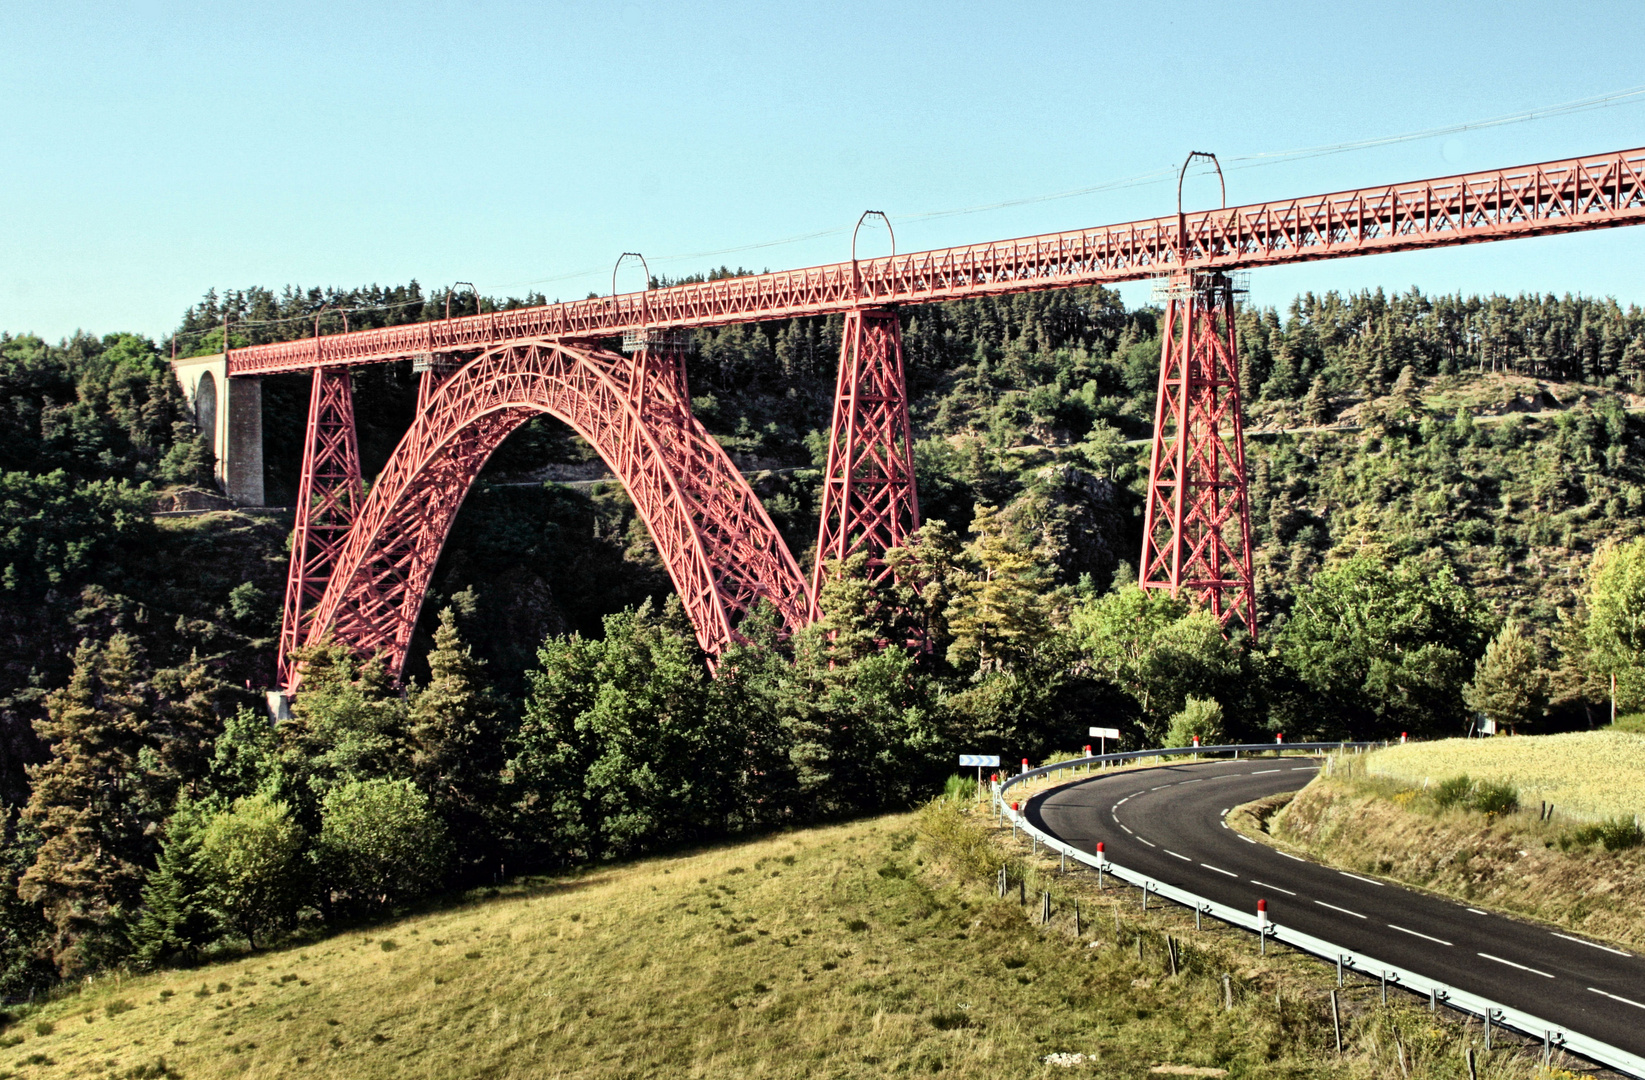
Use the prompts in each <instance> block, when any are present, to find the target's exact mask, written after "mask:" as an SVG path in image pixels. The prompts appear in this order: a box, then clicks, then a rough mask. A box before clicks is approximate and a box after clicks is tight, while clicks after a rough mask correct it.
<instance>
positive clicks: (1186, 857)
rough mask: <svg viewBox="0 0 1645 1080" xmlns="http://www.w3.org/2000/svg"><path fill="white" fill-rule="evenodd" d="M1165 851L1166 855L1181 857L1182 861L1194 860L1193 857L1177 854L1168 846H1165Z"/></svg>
mask: <svg viewBox="0 0 1645 1080" xmlns="http://www.w3.org/2000/svg"><path fill="white" fill-rule="evenodd" d="M1165 853H1166V854H1167V855H1169V856H1171V857H1172V858H1173V859H1181V860H1182V861H1183V862H1193V861H1194V860H1193V859H1190V858H1189V857H1188V856H1186V855H1178V854H1177V853H1176V852H1174V851H1172V850H1171V849H1170V848H1166V849H1165Z"/></svg>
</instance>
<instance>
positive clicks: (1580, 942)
mask: <svg viewBox="0 0 1645 1080" xmlns="http://www.w3.org/2000/svg"><path fill="white" fill-rule="evenodd" d="M1553 934H1554V937H1557V938H1564V939H1565V940H1566V941H1574V942H1576V943H1577V944H1578V945H1586V946H1588V947H1589V948H1590V949H1604V950H1605V951H1606V952H1608V953H1616V954H1617V955H1618V956H1632V955H1633V953H1625V952H1623V951H1622V950H1621V949H1613V948H1611V947H1610V946H1609V945H1601V944H1599V943H1598V942H1597V941H1584V940H1582V939H1581V938H1579V937H1572V936H1571V935H1570V934H1561V933H1559V932H1558V931H1554V932H1553ZM1604 992H1605V991H1603V990H1599V991H1596V993H1600V994H1603V993H1604ZM1629 1004H1630V1005H1631V1004H1633V1002H1629Z"/></svg>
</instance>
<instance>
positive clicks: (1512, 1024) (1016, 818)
mask: <svg viewBox="0 0 1645 1080" xmlns="http://www.w3.org/2000/svg"><path fill="white" fill-rule="evenodd" d="M1375 745H1378V744H1376V743H1337V742H1333V743H1242V744H1240V745H1238V746H1200V747H1186V748H1181V749H1175V748H1173V749H1168V750H1133V751H1129V752H1126V753H1121V754H1099V755H1096V756H1093V757H1084V758H1075V759H1072V760H1069V761H1059V762H1056V763H1054V764H1051V765H1044V766H1041V767H1040V768H1038V769H1029V770H1027V771H1026V772H1022V773H1018V774H1017V775H1016V776H1013V777H1010V778H1009V779H1007V780H1005V781H1003V782H1001V783H999V784H996V785H995V786H994V800H995V803H996V806H997V808H998V810H999V813H1000V814H1001V815H1002V816H1004V817H1005V818H1007V819H1009V820H1010V821H1011V822H1012V824H1013V825H1014V826H1016V827H1018V828H1021V829H1022V830H1023V831H1024V832H1026V833H1027V834H1028V835H1029V836H1031V837H1033V838H1034V839H1036V840H1038V841H1039V842H1040V843H1041V844H1044V845H1045V846H1046V847H1047V848H1048V849H1049V850H1051V851H1054V852H1057V853H1058V854H1061V855H1066V856H1067V857H1068V858H1070V859H1073V860H1075V861H1076V862H1080V863H1083V864H1085V865H1086V866H1089V867H1092V868H1093V869H1096V868H1097V867H1098V862H1097V857H1096V856H1095V855H1091V854H1087V853H1086V852H1084V851H1081V850H1079V849H1078V848H1075V847H1074V846H1073V845H1071V844H1066V843H1064V842H1063V841H1061V840H1059V839H1057V838H1056V837H1054V836H1052V835H1050V834H1049V833H1047V832H1045V831H1044V830H1042V829H1037V828H1035V827H1034V826H1033V825H1031V824H1029V822H1028V818H1027V817H1026V816H1025V815H1024V814H1022V813H1021V812H1019V811H1017V810H1013V809H1012V808H1011V806H1010V804H1009V803H1007V802H1006V800H1005V793H1006V791H1007V790H1008V789H1010V788H1011V787H1013V786H1015V785H1017V784H1020V783H1023V782H1025V781H1028V780H1033V779H1037V778H1038V777H1041V776H1048V775H1050V774H1051V773H1054V772H1058V771H1060V770H1064V769H1071V768H1077V767H1080V766H1085V765H1104V764H1112V763H1116V762H1122V761H1135V760H1138V759H1141V758H1153V757H1159V758H1164V757H1182V756H1185V755H1189V754H1195V755H1197V754H1206V755H1218V754H1227V753H1233V754H1234V755H1235V757H1236V758H1237V757H1238V755H1239V754H1241V753H1254V752H1262V751H1274V750H1282V751H1283V750H1346V749H1364V748H1367V747H1371V746H1375ZM1101 869H1102V871H1103V872H1104V873H1107V874H1111V875H1113V876H1114V877H1117V878H1119V879H1120V880H1121V881H1125V882H1129V883H1130V884H1132V885H1135V886H1137V887H1138V888H1141V889H1143V890H1144V891H1145V892H1149V893H1153V894H1154V895H1155V896H1162V897H1164V898H1165V899H1167V900H1170V901H1172V902H1173V903H1177V904H1180V905H1182V906H1183V907H1186V908H1190V909H1192V910H1195V911H1198V912H1199V913H1200V914H1202V915H1209V916H1211V917H1212V918H1214V919H1220V920H1221V921H1223V922H1225V923H1227V924H1229V925H1230V926H1237V927H1239V928H1240V929H1242V930H1250V931H1251V932H1252V933H1255V934H1258V935H1259V936H1261V937H1263V938H1264V939H1267V940H1273V941H1278V942H1280V943H1282V944H1285V945H1289V946H1291V947H1292V948H1294V949H1298V950H1301V951H1302V952H1305V953H1310V954H1312V955H1314V956H1317V957H1319V958H1320V959H1322V960H1327V961H1329V962H1331V963H1334V964H1340V965H1341V967H1342V968H1343V970H1345V971H1355V972H1358V973H1360V974H1362V975H1365V976H1368V977H1370V978H1383V979H1386V980H1387V981H1388V982H1389V984H1391V985H1394V986H1398V987H1402V988H1404V989H1406V990H1409V991H1411V992H1413V993H1419V994H1420V993H1423V992H1426V993H1427V994H1428V997H1429V1001H1430V1003H1432V1004H1434V1005H1439V1004H1445V1005H1448V1006H1450V1007H1451V1008H1453V1009H1458V1010H1461V1011H1463V1012H1467V1013H1472V1014H1473V1015H1475V1016H1478V1017H1481V1018H1482V1019H1486V1020H1488V1022H1489V1023H1493V1024H1499V1025H1501V1026H1503V1027H1509V1028H1513V1029H1515V1030H1516V1031H1519V1032H1520V1033H1522V1034H1524V1035H1528V1036H1530V1037H1531V1038H1533V1039H1541V1040H1542V1047H1543V1060H1544V1062H1545V1063H1546V1062H1547V1060H1548V1058H1549V1055H1550V1054H1551V1053H1552V1051H1553V1050H1555V1049H1559V1050H1566V1051H1569V1052H1571V1053H1573V1054H1577V1055H1580V1056H1581V1057H1585V1058H1588V1059H1589V1060H1591V1061H1596V1062H1598V1063H1599V1064H1601V1065H1604V1066H1607V1067H1608V1068H1612V1069H1615V1070H1617V1071H1618V1072H1622V1073H1626V1074H1628V1075H1629V1076H1636V1077H1640V1078H1641V1080H1645V1057H1641V1056H1640V1055H1638V1054H1632V1053H1629V1052H1628V1051H1626V1050H1623V1049H1621V1048H1619V1047H1615V1046H1612V1045H1611V1044H1610V1043H1606V1042H1601V1041H1599V1040H1598V1039H1594V1038H1590V1037H1589V1036H1587V1035H1584V1034H1582V1033H1581V1032H1579V1031H1571V1030H1569V1029H1568V1028H1565V1027H1562V1026H1561V1025H1559V1024H1555V1023H1553V1022H1551V1021H1548V1020H1544V1019H1542V1018H1541V1017H1539V1016H1535V1015H1533V1014H1531V1013H1528V1012H1525V1011H1523V1010H1520V1009H1516V1008H1513V1007H1512V1006H1509V1005H1504V1004H1502V1003H1501V1002H1499V1001H1493V1000H1491V999H1490V998H1487V997H1482V996H1480V995H1479V994H1475V993H1472V992H1471V991H1468V990H1461V989H1458V988H1457V987H1454V986H1451V985H1449V984H1447V983H1443V982H1440V981H1439V980H1437V979H1432V978H1429V977H1428V976H1426V975H1421V974H1418V973H1417V972H1414V971H1410V970H1408V969H1406V968H1402V967H1399V966H1398V965H1395V964H1389V963H1385V962H1383V961H1381V960H1378V959H1377V958H1375V957H1372V956H1367V955H1365V954H1364V953H1360V952H1355V951H1354V950H1352V949H1345V948H1343V947H1342V946H1340V945H1336V944H1333V943H1332V942H1329V941H1326V940H1325V939H1324V938H1317V937H1314V936H1313V935H1312V934H1304V933H1303V932H1301V931H1300V930H1292V929H1289V928H1288V927H1285V926H1281V925H1279V924H1278V923H1275V922H1274V921H1273V920H1268V921H1267V923H1266V925H1263V924H1259V923H1258V921H1257V917H1256V915H1255V914H1254V913H1249V912H1244V911H1240V910H1238V909H1237V908H1232V907H1229V906H1228V905H1227V904H1219V903H1217V902H1216V901H1214V900H1207V899H1206V898H1205V897H1203V896H1199V895H1198V894H1196V893H1191V892H1189V891H1188V890H1187V889H1179V888H1177V887H1176V886H1174V885H1168V884H1166V883H1164V882H1161V881H1156V880H1155V879H1153V878H1151V877H1149V876H1148V875H1147V874H1143V873H1139V872H1137V871H1135V870H1130V869H1127V868H1125V867H1123V866H1120V865H1119V864H1117V863H1115V862H1114V861H1113V860H1112V859H1106V860H1104V861H1103V863H1102V864H1101Z"/></svg>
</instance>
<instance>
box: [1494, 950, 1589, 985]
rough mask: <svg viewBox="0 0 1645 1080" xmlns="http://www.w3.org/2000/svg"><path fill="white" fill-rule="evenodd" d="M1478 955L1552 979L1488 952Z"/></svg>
mask: <svg viewBox="0 0 1645 1080" xmlns="http://www.w3.org/2000/svg"><path fill="white" fill-rule="evenodd" d="M1479 955H1481V956H1483V957H1484V958H1485V959H1487V960H1495V961H1496V962H1497V963H1499V964H1507V965H1508V966H1509V967H1511V968H1518V969H1519V970H1521V971H1529V972H1530V973H1531V974H1532V975H1541V976H1542V977H1543V978H1544V979H1551V978H1553V976H1552V975H1550V974H1548V973H1547V972H1546V971H1538V970H1537V969H1536V968H1533V967H1526V966H1525V965H1524V964H1516V963H1514V962H1513V961H1512V960H1504V959H1503V958H1502V957H1500V956H1492V955H1491V954H1490V953H1488V952H1482V953H1480V954H1479ZM1601 993H1603V991H1601Z"/></svg>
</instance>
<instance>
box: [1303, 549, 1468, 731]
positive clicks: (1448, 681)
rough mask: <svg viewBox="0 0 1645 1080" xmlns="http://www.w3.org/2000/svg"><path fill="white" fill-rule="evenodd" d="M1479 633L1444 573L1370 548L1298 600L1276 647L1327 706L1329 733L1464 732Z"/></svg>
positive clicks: (1464, 594)
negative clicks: (1464, 694)
mask: <svg viewBox="0 0 1645 1080" xmlns="http://www.w3.org/2000/svg"><path fill="white" fill-rule="evenodd" d="M1485 633H1486V631H1485V624H1484V621H1483V618H1482V616H1481V614H1480V612H1479V610H1478V606H1477V601H1476V600H1475V599H1474V596H1473V594H1472V593H1470V592H1469V591H1468V590H1467V589H1466V588H1464V587H1463V586H1462V585H1461V583H1459V582H1458V581H1457V579H1456V575H1455V574H1454V573H1453V572H1452V570H1451V568H1450V566H1449V565H1448V564H1445V563H1440V562H1435V561H1434V560H1430V559H1420V558H1417V557H1414V556H1407V557H1405V558H1400V559H1393V558H1391V557H1389V556H1388V555H1387V553H1386V552H1384V551H1383V550H1381V549H1376V548H1367V549H1364V550H1361V551H1360V552H1358V553H1356V554H1355V555H1353V556H1352V557H1350V558H1347V559H1344V560H1342V561H1341V562H1339V563H1337V564H1335V565H1334V566H1330V567H1327V568H1326V569H1325V570H1322V571H1321V572H1320V573H1319V574H1318V575H1316V576H1315V577H1314V579H1313V580H1312V581H1311V582H1310V583H1308V584H1307V585H1306V586H1304V587H1303V588H1301V589H1300V590H1299V591H1298V593H1297V600H1296V607H1295V609H1294V610H1293V612H1292V615H1291V619H1290V621H1289V622H1287V623H1286V624H1285V627H1284V629H1283V630H1281V632H1280V636H1279V646H1280V651H1281V653H1282V655H1283V657H1284V659H1285V662H1286V663H1287V664H1288V665H1289V666H1290V667H1291V668H1292V669H1293V670H1294V671H1295V672H1296V673H1297V676H1298V677H1299V678H1300V679H1301V681H1302V682H1303V683H1304V684H1305V685H1306V686H1308V688H1309V689H1311V690H1312V691H1313V692H1314V693H1316V694H1318V695H1321V696H1322V697H1323V698H1324V701H1323V702H1321V706H1322V708H1321V710H1320V711H1321V712H1322V714H1323V716H1324V717H1326V718H1327V719H1326V721H1325V723H1326V725H1327V729H1328V730H1332V731H1334V733H1339V734H1342V735H1346V736H1348V737H1351V738H1355V739H1369V738H1388V737H1393V736H1397V735H1399V733H1400V732H1402V731H1409V732H1411V733H1413V734H1417V733H1423V734H1429V733H1440V732H1450V733H1457V732H1460V731H1464V730H1466V728H1467V724H1466V721H1465V713H1464V711H1463V701H1462V687H1463V684H1464V683H1465V682H1466V681H1467V679H1468V675H1469V672H1470V671H1471V670H1472V668H1473V663H1474V661H1475V660H1476V659H1477V658H1478V657H1479V655H1480V654H1481V653H1482V652H1483V651H1484V646H1485Z"/></svg>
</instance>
